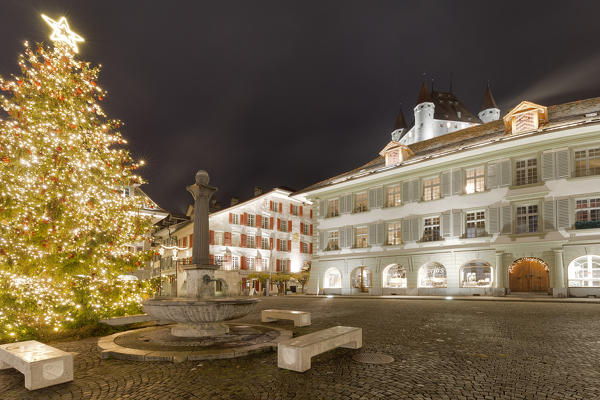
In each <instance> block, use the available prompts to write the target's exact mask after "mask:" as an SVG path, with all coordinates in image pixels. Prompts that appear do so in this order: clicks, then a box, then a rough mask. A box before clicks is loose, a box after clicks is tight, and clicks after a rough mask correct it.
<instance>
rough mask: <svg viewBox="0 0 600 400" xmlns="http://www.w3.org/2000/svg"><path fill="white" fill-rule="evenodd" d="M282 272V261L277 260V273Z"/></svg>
mask: <svg viewBox="0 0 600 400" xmlns="http://www.w3.org/2000/svg"><path fill="white" fill-rule="evenodd" d="M279 271H281V260H277V272H279Z"/></svg>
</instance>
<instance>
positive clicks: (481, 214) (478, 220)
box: [466, 211, 485, 238]
mask: <svg viewBox="0 0 600 400" xmlns="http://www.w3.org/2000/svg"><path fill="white" fill-rule="evenodd" d="M466 220H467V237H468V238H475V237H480V236H485V211H471V212H468V213H467V218H466Z"/></svg>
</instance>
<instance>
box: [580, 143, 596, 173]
mask: <svg viewBox="0 0 600 400" xmlns="http://www.w3.org/2000/svg"><path fill="white" fill-rule="evenodd" d="M588 175H600V148H597V149H589V150H578V151H576V152H575V176H588Z"/></svg>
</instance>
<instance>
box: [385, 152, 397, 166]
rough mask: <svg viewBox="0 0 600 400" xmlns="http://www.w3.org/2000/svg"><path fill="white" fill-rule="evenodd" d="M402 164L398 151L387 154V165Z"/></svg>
mask: <svg viewBox="0 0 600 400" xmlns="http://www.w3.org/2000/svg"><path fill="white" fill-rule="evenodd" d="M399 162H400V153H399V151H398V150H390V151H388V152H387V153H385V165H386V166H388V165H394V164H398V163H399Z"/></svg>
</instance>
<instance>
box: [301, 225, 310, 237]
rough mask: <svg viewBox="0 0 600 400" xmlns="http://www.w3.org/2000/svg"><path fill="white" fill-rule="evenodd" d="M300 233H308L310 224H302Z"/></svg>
mask: <svg viewBox="0 0 600 400" xmlns="http://www.w3.org/2000/svg"><path fill="white" fill-rule="evenodd" d="M301 226H302V234H303V235H310V225H309V224H302V225H301Z"/></svg>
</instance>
